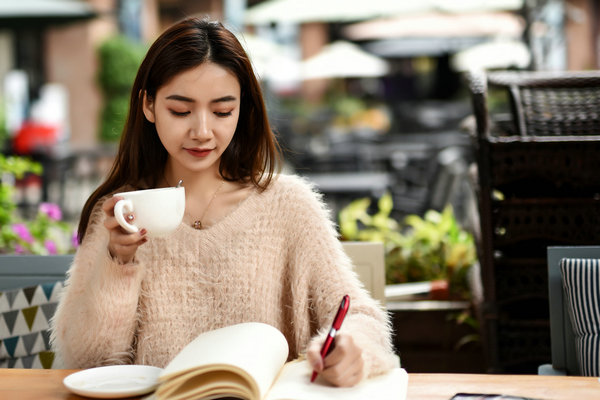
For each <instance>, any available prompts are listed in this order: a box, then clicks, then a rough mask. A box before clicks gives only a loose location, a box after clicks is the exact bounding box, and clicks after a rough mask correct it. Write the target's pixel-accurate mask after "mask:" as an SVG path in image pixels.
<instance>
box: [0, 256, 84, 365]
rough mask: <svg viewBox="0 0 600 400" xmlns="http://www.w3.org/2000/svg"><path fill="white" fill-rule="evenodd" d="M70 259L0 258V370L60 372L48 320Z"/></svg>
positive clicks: (52, 257)
mask: <svg viewBox="0 0 600 400" xmlns="http://www.w3.org/2000/svg"><path fill="white" fill-rule="evenodd" d="M72 261H73V255H60V256H38V255H1V256H0V368H52V367H54V368H57V367H58V368H59V367H60V365H57V363H56V361H55V359H54V353H53V352H52V351H50V343H49V331H48V328H49V324H48V322H49V320H50V318H52V316H53V315H54V311H55V310H56V306H57V302H58V296H59V293H60V291H61V290H62V288H63V281H64V279H65V273H66V271H67V269H68V268H69V267H70V265H71V262H72Z"/></svg>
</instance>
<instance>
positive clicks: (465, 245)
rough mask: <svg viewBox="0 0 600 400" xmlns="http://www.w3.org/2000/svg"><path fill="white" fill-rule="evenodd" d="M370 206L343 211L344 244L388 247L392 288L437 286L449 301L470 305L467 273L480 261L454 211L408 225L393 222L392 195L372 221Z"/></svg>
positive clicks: (360, 203) (358, 203)
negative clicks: (355, 242) (413, 284)
mask: <svg viewBox="0 0 600 400" xmlns="http://www.w3.org/2000/svg"><path fill="white" fill-rule="evenodd" d="M370 206H371V200H370V199H369V198H362V199H358V200H355V201H353V202H351V203H350V204H349V205H348V206H346V207H345V208H344V209H342V210H341V211H340V214H339V224H340V233H341V235H342V240H366V241H381V242H383V243H384V245H385V250H386V255H385V261H386V283H387V284H399V283H406V282H420V281H434V282H436V284H435V285H434V286H436V287H439V286H441V287H442V290H441V292H442V293H444V292H447V293H446V297H447V298H453V299H464V300H468V299H469V297H470V291H469V284H468V273H469V270H470V268H471V267H472V266H473V265H474V264H475V262H476V261H477V258H476V250H475V243H474V240H473V236H472V235H471V234H470V233H469V232H467V231H465V230H463V229H462V228H461V227H460V225H459V224H458V222H457V221H456V218H455V217H454V213H453V210H452V207H451V206H450V205H448V206H446V208H445V209H444V210H443V211H442V212H438V211H436V210H429V211H427V212H426V213H425V214H424V216H423V217H421V216H418V215H408V216H407V217H406V218H405V219H404V221H403V224H400V223H398V222H397V221H396V220H394V219H393V218H391V217H390V214H391V212H392V208H393V203H392V198H391V195H390V194H389V193H386V194H384V195H383V196H382V197H381V198H380V199H379V200H378V210H377V211H376V213H374V214H373V215H371V214H369V212H368V210H369V207H370ZM438 282H441V285H440V284H439V283H438ZM442 297H443V296H442Z"/></svg>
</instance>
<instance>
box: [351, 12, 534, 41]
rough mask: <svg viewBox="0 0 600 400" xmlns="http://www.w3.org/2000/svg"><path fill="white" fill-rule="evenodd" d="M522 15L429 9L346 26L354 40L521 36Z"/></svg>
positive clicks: (523, 25)
mask: <svg viewBox="0 0 600 400" xmlns="http://www.w3.org/2000/svg"><path fill="white" fill-rule="evenodd" d="M524 29H525V21H523V18H521V17H519V16H517V15H515V14H511V13H508V12H470V13H465V14H449V13H441V12H427V13H419V14H412V15H399V16H396V17H392V18H381V19H376V20H372V21H367V22H359V23H356V24H353V25H350V26H348V27H347V28H346V29H344V31H343V32H344V35H345V36H346V37H348V38H349V39H352V40H373V39H396V38H405V37H419V38H425V37H428V38H429V37H482V36H503V37H514V38H517V37H521V36H522V34H523V30H524Z"/></svg>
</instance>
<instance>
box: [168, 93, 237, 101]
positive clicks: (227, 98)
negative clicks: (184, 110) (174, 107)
mask: <svg viewBox="0 0 600 400" xmlns="http://www.w3.org/2000/svg"><path fill="white" fill-rule="evenodd" d="M166 99H167V100H177V101H184V102H186V103H195V102H196V100H194V99H192V98H191V97H186V96H182V95H179V94H172V95H169V96H167V97H166ZM235 100H236V98H235V96H230V95H228V96H223V97H218V98H216V99H213V100H211V101H210V102H211V103H226V102H229V101H235Z"/></svg>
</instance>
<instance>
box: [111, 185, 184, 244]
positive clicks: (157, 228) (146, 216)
mask: <svg viewBox="0 0 600 400" xmlns="http://www.w3.org/2000/svg"><path fill="white" fill-rule="evenodd" d="M113 196H119V197H123V199H122V200H119V201H117V203H116V204H115V208H114V211H115V218H116V219H117V222H118V223H119V225H121V226H122V227H123V229H125V230H126V231H127V232H131V233H135V232H139V231H140V229H146V231H147V232H148V236H150V237H160V236H165V235H168V234H169V233H171V232H173V231H174V230H175V229H176V228H177V227H178V226H179V224H181V220H182V219H183V213H184V211H185V189H184V188H183V186H180V187H168V188H160V189H145V190H134V191H132V192H122V193H116V194H114V195H113ZM126 213H133V214H134V215H135V218H134V221H132V222H131V223H130V221H127V219H126V218H125V216H124V214H126Z"/></svg>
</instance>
